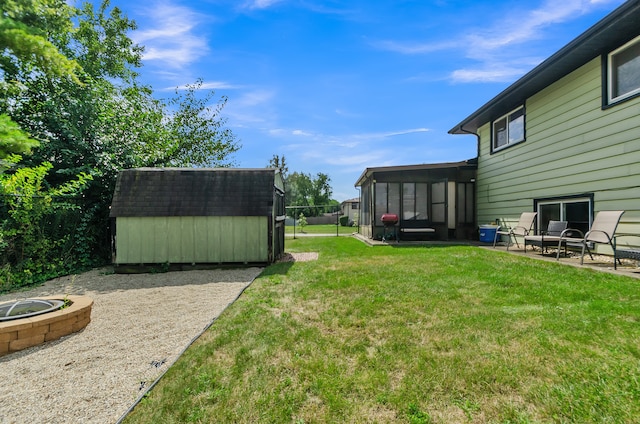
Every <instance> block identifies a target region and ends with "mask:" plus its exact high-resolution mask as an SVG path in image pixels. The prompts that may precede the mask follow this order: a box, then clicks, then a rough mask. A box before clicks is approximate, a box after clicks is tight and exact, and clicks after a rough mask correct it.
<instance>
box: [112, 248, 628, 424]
mask: <svg viewBox="0 0 640 424" xmlns="http://www.w3.org/2000/svg"><path fill="white" fill-rule="evenodd" d="M287 251H289V252H307V251H315V252H319V259H318V260H317V261H312V262H296V263H279V264H275V265H272V266H270V267H268V268H266V269H265V271H264V272H263V273H262V275H261V276H260V277H259V278H258V279H256V281H255V282H254V283H253V284H252V285H251V286H250V287H249V288H248V289H247V290H246V291H245V292H244V293H243V295H242V296H241V297H240V298H239V300H238V301H236V302H235V303H234V304H233V305H232V306H230V307H229V308H228V309H227V310H226V311H225V312H224V313H223V314H222V315H221V317H220V318H219V319H218V320H217V321H216V322H215V324H214V325H213V326H212V327H211V328H210V329H209V330H208V331H207V332H206V333H205V334H204V335H203V337H201V339H199V340H198V341H197V342H196V343H195V344H194V345H193V346H192V347H190V348H189V349H188V350H187V351H186V353H185V354H184V355H183V356H182V357H181V358H180V359H179V360H178V362H177V363H176V364H175V365H174V366H172V367H171V368H170V369H169V371H168V372H167V374H166V375H165V376H164V378H163V379H162V380H161V381H160V382H159V384H158V385H157V386H156V387H155V388H154V389H153V390H152V391H151V392H150V394H149V395H148V397H147V398H145V399H144V400H143V401H142V402H141V403H140V404H139V405H138V406H137V407H136V408H135V409H134V411H133V412H132V413H131V414H130V415H129V416H128V417H127V419H126V421H125V422H126V423H188V422H198V423H213V422H225V423H289V422H292V423H374V422H376V423H502V424H507V423H550V422H553V423H637V422H640V281H638V280H636V279H632V278H628V277H621V276H616V275H612V274H607V273H598V272H596V271H593V270H590V269H586V268H575V267H570V266H563V265H560V264H557V263H553V262H546V261H538V260H535V259H532V258H526V257H520V256H516V255H511V254H508V253H505V252H499V251H491V250H486V249H481V248H477V247H470V246H447V247H417V246H410V247H405V246H382V247H369V246H366V245H365V244H363V243H362V242H360V241H357V240H355V239H353V238H348V237H323V238H317V237H316V238H300V239H296V240H288V241H287Z"/></svg>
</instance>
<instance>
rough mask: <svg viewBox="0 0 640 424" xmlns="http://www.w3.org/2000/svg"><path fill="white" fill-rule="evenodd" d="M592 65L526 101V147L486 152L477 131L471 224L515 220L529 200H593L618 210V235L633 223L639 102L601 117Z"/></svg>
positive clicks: (485, 131) (638, 197) (639, 159)
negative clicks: (572, 197) (474, 216)
mask: <svg viewBox="0 0 640 424" xmlns="http://www.w3.org/2000/svg"><path fill="white" fill-rule="evenodd" d="M601 84H602V81H601V61H600V58H597V59H594V60H592V61H590V62H589V63H587V64H586V65H584V66H582V67H581V68H579V69H577V70H576V71H574V72H573V73H571V74H569V75H568V76H566V77H564V78H562V79H560V80H558V81H557V82H555V83H554V84H552V85H550V86H549V87H547V88H546V89H544V90H542V91H540V92H539V93H537V94H536V95H534V96H532V97H531V98H529V99H527V100H526V104H525V107H526V124H525V130H526V141H525V142H524V143H520V144H518V145H514V146H513V147H510V148H506V149H504V150H501V151H498V152H496V153H494V154H491V152H490V143H491V123H486V124H485V125H483V126H482V127H481V128H480V129H479V135H480V140H481V141H480V152H479V158H478V179H477V202H478V223H479V224H484V223H488V222H492V221H494V220H495V219H496V218H501V219H506V220H507V221H509V220H511V222H513V220H517V217H518V216H519V215H520V213H521V212H523V211H531V210H533V199H536V198H548V197H560V196H570V195H578V194H582V193H594V209H595V211H596V212H597V211H600V210H625V211H627V212H626V213H625V215H624V216H623V220H622V224H621V226H620V227H619V230H624V229H626V228H631V227H635V226H636V225H635V222H636V221H637V220H638V218H640V98H635V99H631V100H629V101H627V102H624V103H621V104H618V105H616V106H613V107H611V108H608V109H605V110H603V109H602V108H601V105H602V87H601Z"/></svg>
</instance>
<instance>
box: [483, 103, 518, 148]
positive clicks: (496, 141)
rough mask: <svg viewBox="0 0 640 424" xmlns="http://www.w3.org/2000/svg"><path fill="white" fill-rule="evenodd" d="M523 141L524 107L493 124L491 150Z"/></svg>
mask: <svg viewBox="0 0 640 424" xmlns="http://www.w3.org/2000/svg"><path fill="white" fill-rule="evenodd" d="M521 141H524V107H520V108H518V109H516V110H514V111H512V112H511V113H508V114H506V115H505V116H503V117H501V118H500V119H497V120H495V121H494V122H493V132H492V144H491V147H492V150H494V151H495V150H500V149H503V148H505V147H508V146H511V145H512V144H516V143H520V142H521Z"/></svg>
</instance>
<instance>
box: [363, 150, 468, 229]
mask: <svg viewBox="0 0 640 424" xmlns="http://www.w3.org/2000/svg"><path fill="white" fill-rule="evenodd" d="M475 181H476V161H475V160H468V161H462V162H451V163H436V164H422V165H405V166H386V167H377V168H367V169H365V170H364V172H363V173H362V175H361V176H360V177H359V178H358V181H357V182H356V183H355V186H356V187H359V188H360V205H361V209H360V221H359V228H358V231H359V233H360V234H362V235H363V236H365V237H367V238H374V239H381V238H383V237H385V236H386V234H385V233H386V232H387V230H389V228H385V224H384V222H383V220H382V215H384V214H393V215H396V216H397V217H398V223H397V225H396V227H397V228H393V229H392V230H393V231H394V232H397V234H394V237H399V238H400V239H438V240H448V239H452V238H453V239H470V238H473V237H474V235H475V234H477V231H476V230H477V226H476V222H475V198H474V196H475V195H474V192H475Z"/></svg>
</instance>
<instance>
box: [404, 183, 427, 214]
mask: <svg viewBox="0 0 640 424" xmlns="http://www.w3.org/2000/svg"><path fill="white" fill-rule="evenodd" d="M427 189H428V186H427V183H403V184H402V219H403V220H404V221H409V220H411V221H417V220H428V219H429V213H428V205H427Z"/></svg>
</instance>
